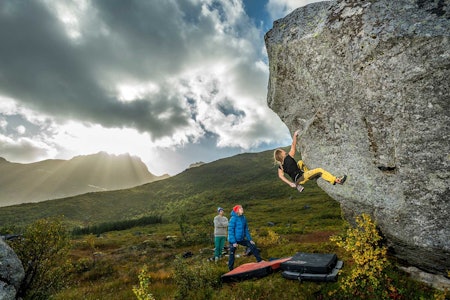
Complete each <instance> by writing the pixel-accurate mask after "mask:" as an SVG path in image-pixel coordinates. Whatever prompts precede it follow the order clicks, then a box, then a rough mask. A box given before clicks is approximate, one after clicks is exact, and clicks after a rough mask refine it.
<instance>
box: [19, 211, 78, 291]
mask: <svg viewBox="0 0 450 300" xmlns="http://www.w3.org/2000/svg"><path fill="white" fill-rule="evenodd" d="M10 245H11V247H12V248H13V249H14V251H15V252H16V254H17V256H18V257H19V259H20V260H21V261H22V264H23V267H24V270H25V278H24V279H23V281H22V284H21V286H20V288H19V292H18V296H19V297H22V298H24V299H48V298H49V296H50V295H51V294H53V293H55V292H56V291H58V290H59V289H60V288H61V287H63V286H64V284H65V279H66V277H67V274H68V272H67V269H68V267H69V262H68V253H69V249H70V236H69V234H68V232H67V230H66V228H65V226H64V225H63V223H62V221H61V219H41V220H38V221H36V222H34V223H33V224H32V225H30V226H28V227H27V228H26V229H25V232H24V233H23V236H22V238H21V239H18V240H16V241H13V242H11V243H10Z"/></svg>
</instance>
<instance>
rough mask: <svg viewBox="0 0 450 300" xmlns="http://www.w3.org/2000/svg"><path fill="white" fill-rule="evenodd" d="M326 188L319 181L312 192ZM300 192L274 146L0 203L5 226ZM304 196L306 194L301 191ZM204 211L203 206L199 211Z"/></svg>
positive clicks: (83, 220) (125, 215)
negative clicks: (110, 186)
mask: <svg viewBox="0 0 450 300" xmlns="http://www.w3.org/2000/svg"><path fill="white" fill-rule="evenodd" d="M314 191H317V192H321V191H319V190H318V188H317V187H316V185H315V183H313V185H312V186H311V188H310V190H309V192H310V193H311V192H314ZM290 196H292V197H299V196H300V194H299V193H298V192H296V191H295V190H294V189H290V188H288V187H287V186H286V184H283V183H282V182H281V181H280V180H279V179H278V178H277V170H276V167H275V166H274V165H273V163H272V151H266V152H261V153H246V154H240V155H236V156H233V157H230V158H225V159H221V160H218V161H215V162H212V163H208V164H204V165H201V166H199V167H195V168H191V169H188V170H186V171H184V172H182V173H180V174H179V175H176V176H173V177H171V178H168V179H165V180H162V181H157V182H152V183H149V184H145V185H141V186H138V187H134V188H131V189H124V190H119V191H110V192H96V193H87V194H84V195H79V196H75V197H70V198H63V199H57V200H50V201H44V202H40V203H34V204H21V205H16V206H9V207H2V208H0V226H5V225H8V224H19V225H20V224H25V223H29V222H31V221H33V220H35V219H38V218H43V217H49V216H59V215H64V216H65V218H66V219H67V220H68V221H70V222H71V223H73V224H95V223H100V222H109V221H117V220H124V219H130V218H135V217H140V216H143V215H147V214H160V215H163V216H164V215H165V213H166V212H167V211H166V207H167V206H168V205H169V206H170V205H187V208H188V209H189V212H187V213H189V214H191V213H195V211H196V209H197V208H202V209H203V211H204V208H205V207H211V209H212V208H214V206H216V205H217V204H218V203H219V204H222V205H230V206H231V205H233V204H235V203H237V202H239V203H243V202H245V201H249V200H257V199H277V198H279V197H290ZM302 196H304V195H303V193H302ZM199 211H201V210H199Z"/></svg>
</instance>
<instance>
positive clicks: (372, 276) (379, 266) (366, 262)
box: [330, 214, 390, 298]
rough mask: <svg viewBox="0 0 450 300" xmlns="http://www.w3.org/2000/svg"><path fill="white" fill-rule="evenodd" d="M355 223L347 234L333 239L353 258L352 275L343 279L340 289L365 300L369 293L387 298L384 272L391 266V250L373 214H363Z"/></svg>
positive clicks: (387, 290)
mask: <svg viewBox="0 0 450 300" xmlns="http://www.w3.org/2000/svg"><path fill="white" fill-rule="evenodd" d="M355 221H356V226H355V227H354V228H349V229H348V230H347V231H346V232H345V233H344V234H343V235H335V236H332V237H331V238H330V239H331V241H333V242H335V243H336V244H337V245H338V246H339V247H341V248H343V249H345V250H346V251H347V252H348V253H349V254H350V255H351V257H352V260H353V263H354V264H353V266H352V269H351V270H350V273H349V274H348V276H345V277H344V278H343V280H342V282H341V285H340V288H341V289H342V291H343V292H345V293H346V294H352V295H355V296H356V295H357V296H360V297H361V298H363V297H364V295H368V294H372V295H373V294H377V293H381V294H384V295H386V294H387V293H389V289H390V286H389V284H388V285H386V283H387V281H386V275H385V273H384V272H383V271H384V270H385V268H386V267H387V266H388V265H389V262H388V260H387V248H386V247H385V246H383V245H382V243H381V240H382V237H381V236H380V234H379V232H378V230H377V227H376V224H375V222H374V221H372V219H371V218H370V216H369V215H367V214H362V215H361V216H359V217H357V218H356V219H355Z"/></svg>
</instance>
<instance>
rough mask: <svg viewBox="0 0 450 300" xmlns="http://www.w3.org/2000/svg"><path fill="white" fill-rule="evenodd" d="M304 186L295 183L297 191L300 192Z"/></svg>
mask: <svg viewBox="0 0 450 300" xmlns="http://www.w3.org/2000/svg"><path fill="white" fill-rule="evenodd" d="M304 189H305V188H304V187H303V185H300V184H298V185H297V190H298V192H299V193H301V192H302V191H303V190H304Z"/></svg>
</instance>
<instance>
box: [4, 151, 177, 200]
mask: <svg viewBox="0 0 450 300" xmlns="http://www.w3.org/2000/svg"><path fill="white" fill-rule="evenodd" d="M167 177H168V175H162V176H155V175H153V174H152V173H150V172H149V171H148V169H147V167H146V166H145V164H144V163H143V162H142V161H141V159H140V158H139V157H137V156H131V155H129V154H120V155H113V154H108V153H106V152H98V153H96V154H90V155H79V156H75V157H73V158H72V159H69V160H63V159H47V160H42V161H38V162H33V163H29V164H23V163H14V162H9V161H8V160H6V159H5V158H3V157H0V190H1V191H2V193H1V194H0V206H8V205H16V204H21V203H28V202H40V201H45V200H52V199H58V198H65V197H70V196H75V195H80V194H84V193H87V192H95V191H105V190H117V189H123V188H130V187H133V186H138V185H141V184H144V183H148V182H152V181H155V180H160V179H164V178H167Z"/></svg>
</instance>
